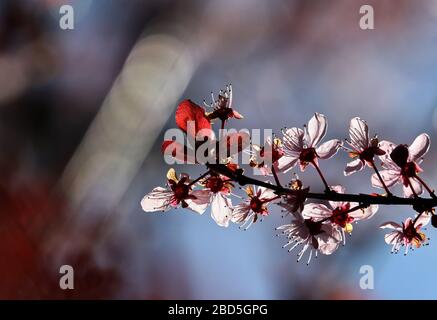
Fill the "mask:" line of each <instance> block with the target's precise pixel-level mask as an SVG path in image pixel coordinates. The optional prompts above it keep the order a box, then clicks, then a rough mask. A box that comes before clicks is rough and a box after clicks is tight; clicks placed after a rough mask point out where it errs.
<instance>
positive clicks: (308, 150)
mask: <svg viewBox="0 0 437 320" xmlns="http://www.w3.org/2000/svg"><path fill="white" fill-rule="evenodd" d="M327 128H328V121H327V119H326V117H325V116H324V115H323V114H320V113H316V114H315V115H314V116H313V117H312V118H311V119H310V121H309V122H308V126H305V128H304V130H302V129H300V128H291V129H285V130H283V135H284V139H283V150H284V156H283V157H281V158H280V159H279V161H278V167H279V169H280V170H282V171H284V172H286V171H288V170H290V169H291V168H293V167H294V166H295V165H296V163H297V162H298V161H299V162H300V168H301V170H302V171H304V170H305V168H306V167H307V165H308V164H310V163H313V164H314V163H317V160H318V159H319V158H320V159H329V158H331V157H332V156H334V155H335V154H336V153H337V151H338V149H339V148H340V146H342V142H341V141H340V140H338V139H332V140H329V141H327V142H325V143H322V144H320V145H319V143H320V141H321V140H322V139H323V137H324V136H325V134H326V130H327Z"/></svg>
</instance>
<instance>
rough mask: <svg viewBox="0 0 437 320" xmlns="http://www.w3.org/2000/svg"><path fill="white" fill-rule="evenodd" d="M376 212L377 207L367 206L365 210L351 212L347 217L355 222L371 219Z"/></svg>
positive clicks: (374, 205)
mask: <svg viewBox="0 0 437 320" xmlns="http://www.w3.org/2000/svg"><path fill="white" fill-rule="evenodd" d="M351 207H352V206H351ZM377 211H378V205H376V204H373V205H370V206H368V207H367V208H364V209H359V210H355V211H352V212H351V213H349V215H350V216H351V217H353V218H354V220H355V221H358V220H365V219H370V218H372V217H373V216H374V215H375V213H376V212H377Z"/></svg>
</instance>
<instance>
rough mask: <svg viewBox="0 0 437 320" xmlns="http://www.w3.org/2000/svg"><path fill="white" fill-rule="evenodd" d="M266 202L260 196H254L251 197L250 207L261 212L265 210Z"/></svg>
mask: <svg viewBox="0 0 437 320" xmlns="http://www.w3.org/2000/svg"><path fill="white" fill-rule="evenodd" d="M263 204H264V202H262V201H261V200H260V198H258V197H256V196H255V197H252V199H250V209H252V211H253V212H256V213H261V212H263V211H264V206H263Z"/></svg>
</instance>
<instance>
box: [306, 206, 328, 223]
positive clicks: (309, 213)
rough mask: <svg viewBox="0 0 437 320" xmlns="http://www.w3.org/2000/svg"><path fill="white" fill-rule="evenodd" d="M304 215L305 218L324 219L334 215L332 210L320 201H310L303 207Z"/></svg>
mask: <svg viewBox="0 0 437 320" xmlns="http://www.w3.org/2000/svg"><path fill="white" fill-rule="evenodd" d="M302 216H303V217H304V218H305V219H311V218H312V219H314V220H315V221H318V220H322V219H325V218H328V217H330V216H332V210H330V209H329V208H328V207H326V206H325V205H324V204H320V203H308V204H306V205H305V206H304V207H303V210H302Z"/></svg>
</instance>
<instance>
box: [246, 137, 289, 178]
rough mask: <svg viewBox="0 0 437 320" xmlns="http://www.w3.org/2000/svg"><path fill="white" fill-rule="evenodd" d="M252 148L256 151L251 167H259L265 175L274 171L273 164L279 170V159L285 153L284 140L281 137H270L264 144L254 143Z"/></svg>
mask: <svg viewBox="0 0 437 320" xmlns="http://www.w3.org/2000/svg"><path fill="white" fill-rule="evenodd" d="M252 149H253V151H254V152H253V155H252V157H251V161H250V166H251V167H253V168H258V169H259V170H260V171H261V173H262V174H263V175H265V176H266V175H270V174H271V173H272V168H271V166H272V165H273V167H274V170H278V161H279V159H281V157H282V156H283V155H284V151H283V149H282V141H281V140H280V139H279V138H273V139H272V138H271V137H268V138H267V139H266V142H265V144H264V146H259V145H256V144H253V145H252ZM266 160H267V163H266ZM268 164H269V165H268Z"/></svg>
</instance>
